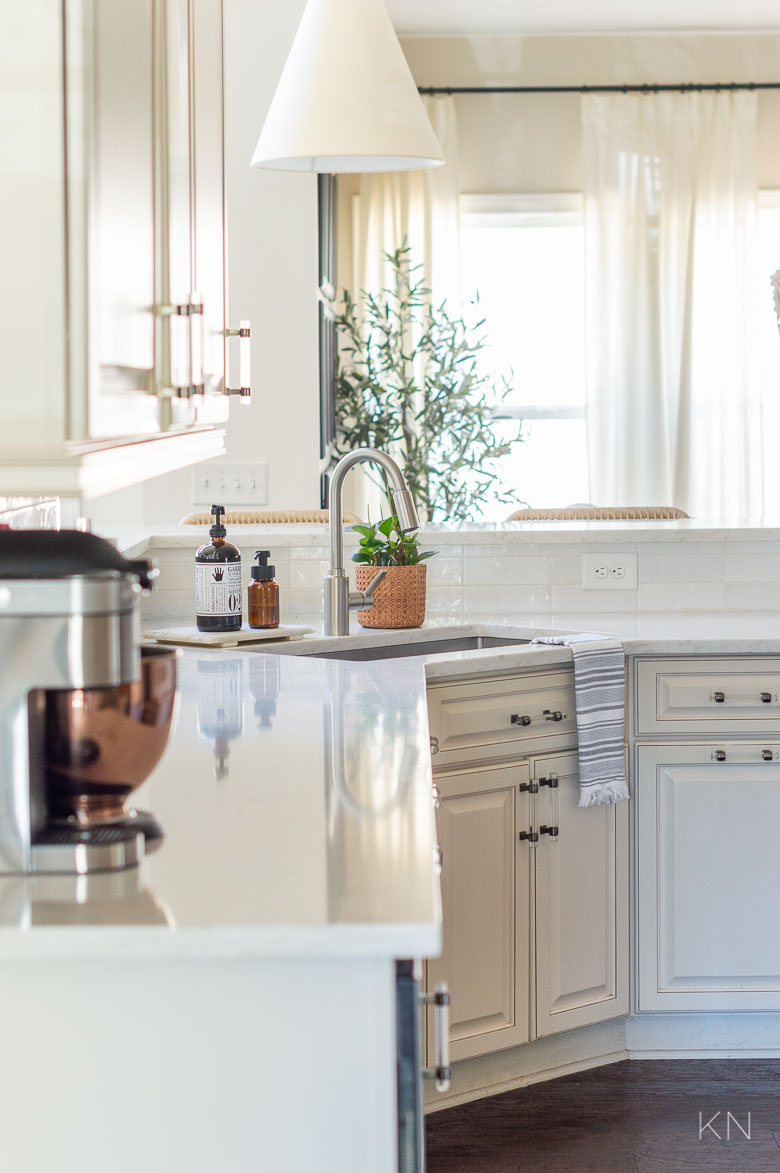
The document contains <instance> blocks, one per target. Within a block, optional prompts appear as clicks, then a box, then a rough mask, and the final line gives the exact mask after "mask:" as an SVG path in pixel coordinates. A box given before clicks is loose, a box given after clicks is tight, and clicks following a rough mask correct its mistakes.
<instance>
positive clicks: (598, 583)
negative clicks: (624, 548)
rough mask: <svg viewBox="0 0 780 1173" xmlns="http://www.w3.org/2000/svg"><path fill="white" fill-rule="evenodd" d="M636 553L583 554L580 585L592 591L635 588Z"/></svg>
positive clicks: (631, 589) (632, 589)
mask: <svg viewBox="0 0 780 1173" xmlns="http://www.w3.org/2000/svg"><path fill="white" fill-rule="evenodd" d="M636 584H637V577H636V554H618V553H615V554H583V555H582V586H583V588H584V589H585V590H593V591H634V590H636Z"/></svg>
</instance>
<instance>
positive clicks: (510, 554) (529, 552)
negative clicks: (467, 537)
mask: <svg viewBox="0 0 780 1173" xmlns="http://www.w3.org/2000/svg"><path fill="white" fill-rule="evenodd" d="M463 553H464V555H465V557H466V561H468V560H469V559H471V558H539V557H541V558H544V557H549V554H550V547H549V546H547V545H540V544H539V543H532V542H512V543H511V544H510V543H505V544H501V543H498V542H479V543H474V544H471V545H469V544H467V545H465V546H464V547H463Z"/></svg>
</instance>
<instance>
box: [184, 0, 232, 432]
mask: <svg viewBox="0 0 780 1173" xmlns="http://www.w3.org/2000/svg"><path fill="white" fill-rule="evenodd" d="M191 49H192V54H191V57H192V61H191V66H192V68H191V100H192V131H193V150H192V179H193V185H192V197H193V200H192V216H193V234H192V240H193V273H192V281H193V290H194V291H195V292H196V294H197V298H198V301H197V302H196V305H195V306H194V307H193V308H194V309H195V310H196V312H195V313H194V314H193V317H192V351H193V384H194V386H195V387H196V388H197V387H199V386H200V387H202V388H203V398H202V399H199V400H197V401H196V402H197V416H198V421H199V422H201V423H204V422H209V423H213V422H221V421H224V420H226V419H227V418H228V411H229V400H228V398H227V396H226V395H225V394H224V390H225V377H226V365H225V358H226V350H225V347H226V338H225V327H226V325H227V304H226V299H227V275H226V264H227V238H226V214H225V164H224V113H225V110H224V106H225V103H224V79H223V35H222V0H192V24H191ZM201 309H202V313H201V312H200V310H201Z"/></svg>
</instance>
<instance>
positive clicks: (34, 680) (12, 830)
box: [0, 530, 175, 874]
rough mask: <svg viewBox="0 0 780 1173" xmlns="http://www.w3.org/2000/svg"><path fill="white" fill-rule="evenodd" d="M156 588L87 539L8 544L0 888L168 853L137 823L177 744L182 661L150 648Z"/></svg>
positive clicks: (2, 637)
mask: <svg viewBox="0 0 780 1173" xmlns="http://www.w3.org/2000/svg"><path fill="white" fill-rule="evenodd" d="M155 574H156V571H154V570H153V569H152V568H151V566H150V564H149V563H147V562H145V561H130V560H128V559H126V558H124V557H122V555H121V554H119V553H118V552H117V550H116V549H115V548H114V547H113V546H112V545H111V544H110V543H109V542H106V541H104V540H103V539H101V538H98V537H96V536H95V535H93V534H87V533H81V532H78V531H69V530H62V531H33V530H8V531H0V663H1V664H2V668H1V669H0V673H1V675H0V874H10V873H57V872H64V873H76V874H83V873H87V872H91V871H101V870H106V869H114V868H123V867H129V866H132V865H133V864H136V863H138V862H139V861H140V859H141V858H142V857H143V855H144V853H145V852H146V851H148V850H149V849H150V848H151V847H152V846H154V845H156V844H157V843H159V841H160V839H161V837H162V829H161V828H160V826H159V824H158V823H157V821H156V819H154V817H153V816H151V815H148V814H145V813H144V812H138V811H135V810H131V809H128V808H127V806H126V799H127V797H128V795H129V793H130V791H131V790H133V789H134V788H135V787H136V786H138V785H140V783H141V782H142V781H143V780H144V779H145V778H146V777H147V776H148V774H149V773H150V772H151V770H152V769H153V768H154V765H155V764H156V763H157V761H158V760H159V758H160V756H161V754H162V752H163V750H164V748H165V743H166V741H167V737H168V732H169V729H170V722H171V716H172V712H173V700H174V693H175V653H173V652H172V649H150V650H148V651H147V650H146V649H143V654H142V651H141V650H140V649H139V646H138V639H137V627H138V619H137V613H136V604H137V601H138V598H139V596H140V595H141V593H142V592H144V591H146V590H148V589H149V587H150V585H151V581H152V578H153V577H154V575H155Z"/></svg>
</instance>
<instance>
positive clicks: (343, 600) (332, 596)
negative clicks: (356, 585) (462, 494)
mask: <svg viewBox="0 0 780 1173" xmlns="http://www.w3.org/2000/svg"><path fill="white" fill-rule="evenodd" d="M364 461H371V462H372V463H373V464H378V465H380V466H381V467H382V468H383V469H384V470H385V472H386V473H387V476H388V478H389V480H390V495H391V498H392V502H393V512H394V513H395V514H396V516H397V517H398V522H399V524H400V527H401V529H402V530H403V532H404V533H409V532H410V531H411V530H415V529H419V527H420V519H419V518H418V516H417V508H416V506H415V504H414V499H413V497H412V494H411V493H410V492H409V487H408V485H407V484H406V481H405V480H404V474H403V473H402V472H401V470H400V468H399V467H398V465H397V464H396V462H395V461H394V460H393V459H392V457H390V456H388V455H387V454H386V453H385V452H380V451H379V450H378V449H377V448H356V449H355V450H354V452H348V453H347V455H346V456H342V458H341V460H340V461H339V462H338V464H337V465H336V467H335V468H334V470H333V473H332V474H331V478H330V492H329V493H328V509H329V510H330V571H329V572H328V574H326V576H325V634H326V635H349V613H350V611H357V610H361V611H363V610H367V609H368V608H369V607H373V605H374V591H375V590H376V588H377V587H378V586H379V584H380V582H381V581H382V579H383V578H384V577H385V575H386V574H387V570H384V569H383V570H379V571H377V573H376V575H375V576H374V578H372V580H371V582H370V583H369V584H368V586H367V587H366V589H365V590H364V591H350V589H349V578H348V577H347V574H346V571H345V570H344V534H343V530H342V520H341V519H342V513H343V506H342V499H343V495H344V494H343V486H344V477H345V476H346V475H347V473H348V472H349V470H350V469H351V468H352V466H353V465H355V464H362V463H363V462H364Z"/></svg>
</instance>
